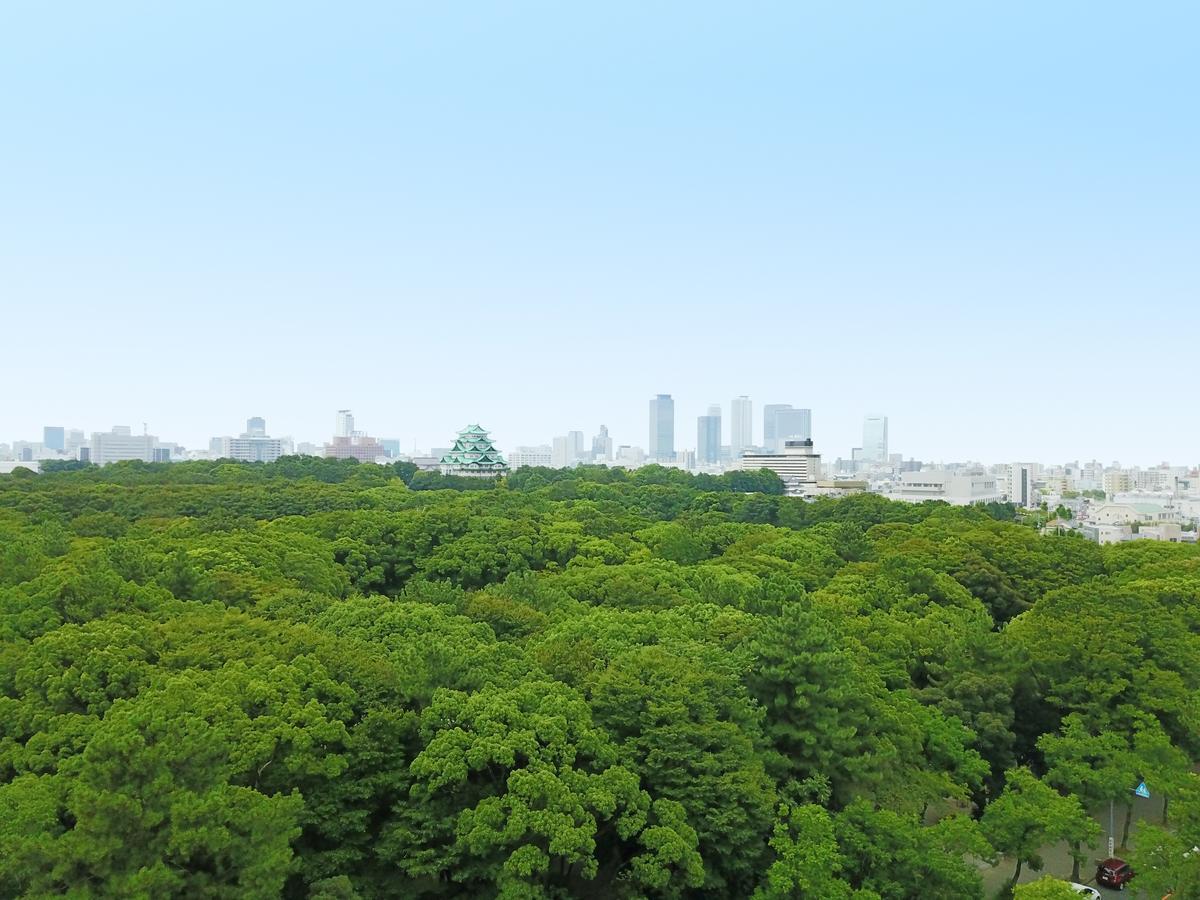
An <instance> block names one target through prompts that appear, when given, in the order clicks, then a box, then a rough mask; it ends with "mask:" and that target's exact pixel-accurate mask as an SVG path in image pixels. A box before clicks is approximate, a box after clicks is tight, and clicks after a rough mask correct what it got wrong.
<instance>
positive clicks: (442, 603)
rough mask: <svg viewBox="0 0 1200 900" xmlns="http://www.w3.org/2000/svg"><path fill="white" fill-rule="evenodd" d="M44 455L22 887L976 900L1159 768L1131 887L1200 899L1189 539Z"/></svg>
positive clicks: (34, 528)
mask: <svg viewBox="0 0 1200 900" xmlns="http://www.w3.org/2000/svg"><path fill="white" fill-rule="evenodd" d="M47 469H48V470H49V471H47V472H46V473H45V474H43V475H40V476H37V477H28V476H25V477H22V476H20V475H18V476H13V477H6V478H0V896H6V897H7V896H35V897H45V896H59V895H71V896H79V897H83V896H114V897H123V898H131V897H146V898H151V897H154V898H158V897H170V896H177V897H225V896H238V897H277V896H287V897H322V898H334V897H339V898H352V897H362V898H382V897H414V898H425V897H429V898H432V897H452V896H479V897H503V898H550V897H595V898H610V897H611V898H634V897H647V898H659V897H684V896H686V897H713V898H716V897H731V898H733V897H737V898H741V897H755V898H760V900H765V898H784V897H794V898H820V900H839V898H847V900H849V898H854V900H874V898H889V900H890V898H910V897H911V898H917V897H921V898H947V900H963V898H979V897H982V886H981V883H980V878H979V874H978V868H977V866H976V864H975V862H974V861H973V860H974V859H992V858H997V857H1000V856H1007V857H1009V858H1010V859H1013V860H1016V861H1017V863H1018V865H1033V866H1037V865H1038V864H1039V856H1038V851H1039V849H1040V848H1041V847H1042V846H1044V845H1045V844H1046V843H1050V842H1055V841H1059V840H1066V841H1068V842H1069V843H1071V845H1072V846H1073V847H1075V848H1076V849H1077V854H1078V857H1079V859H1080V860H1081V862H1083V863H1084V864H1086V863H1087V861H1088V860H1090V859H1094V857H1095V853H1094V852H1093V851H1092V850H1091V849H1089V848H1090V846H1092V845H1093V842H1094V840H1095V838H1096V829H1095V826H1094V824H1093V823H1092V822H1091V820H1090V819H1089V818H1088V817H1087V816H1086V815H1085V814H1084V812H1083V810H1084V809H1090V808H1095V807H1096V806H1097V805H1099V804H1107V803H1108V800H1109V798H1110V797H1111V798H1114V799H1116V800H1117V801H1118V802H1119V803H1121V804H1123V805H1124V804H1126V802H1127V801H1128V798H1129V796H1130V793H1129V789H1130V787H1131V786H1132V785H1133V784H1136V782H1137V781H1138V780H1140V779H1145V780H1146V781H1147V782H1148V783H1150V784H1151V785H1153V786H1154V788H1155V795H1156V797H1162V798H1164V800H1169V801H1170V809H1171V819H1172V826H1173V827H1172V829H1171V830H1169V831H1168V830H1163V831H1162V832H1161V833H1160V835H1159V838H1160V839H1159V840H1158V841H1157V842H1156V843H1155V851H1154V852H1155V853H1156V854H1157V855H1156V856H1153V857H1151V856H1150V855H1147V856H1146V858H1145V863H1144V864H1142V863H1141V862H1140V861H1139V866H1140V871H1141V874H1140V875H1139V878H1141V879H1143V880H1144V883H1145V884H1146V885H1147V886H1150V885H1157V886H1161V887H1162V888H1163V890H1164V892H1165V890H1167V889H1170V888H1177V889H1178V888H1179V886H1180V885H1186V884H1191V885H1196V886H1197V887H1198V889H1200V878H1198V877H1197V876H1198V872H1197V871H1196V866H1197V864H1198V863H1200V859H1198V858H1197V857H1196V856H1188V857H1185V856H1184V854H1183V852H1182V850H1183V849H1185V848H1187V847H1190V846H1192V845H1193V844H1194V843H1197V842H1200V801H1198V799H1197V796H1198V791H1197V785H1196V776H1195V775H1194V774H1192V773H1193V771H1194V766H1195V764H1196V762H1197V761H1198V760H1200V647H1198V642H1200V556H1198V554H1197V551H1196V549H1195V548H1194V547H1185V546H1179V545H1167V544H1160V543H1154V542H1149V541H1147V542H1136V543H1132V544H1124V545H1115V546H1111V547H1104V548H1101V547H1098V546H1096V545H1094V544H1091V543H1087V542H1085V541H1083V540H1080V539H1078V538H1076V537H1071V536H1048V537H1043V536H1040V535H1039V534H1038V533H1037V532H1036V531H1035V530H1033V529H1031V528H1028V527H1024V526H1021V525H1018V524H1015V523H1013V522H1011V521H1006V520H1011V518H1012V509H1011V508H1010V507H1005V506H993V507H991V508H989V509H981V508H971V509H956V508H951V507H947V506H945V505H942V504H923V505H908V504H899V503H892V502H889V501H887V500H884V499H882V498H880V497H877V496H872V495H862V496H857V497H851V498H846V499H843V500H819V501H816V502H804V501H800V500H796V499H792V498H787V497H783V496H781V493H782V490H781V485H780V484H779V482H778V479H776V478H775V477H774V476H773V475H771V474H770V473H765V472H759V473H731V474H729V475H725V476H719V477H714V476H697V477H693V476H689V475H687V474H686V473H682V472H678V471H674V470H668V469H662V468H659V467H656V466H651V467H647V468H644V469H639V470H637V471H635V472H625V471H623V470H620V469H606V468H599V467H583V468H580V469H575V470H564V471H555V470H549V469H522V470H519V471H517V472H515V473H513V474H511V475H509V476H508V477H507V478H506V479H504V480H500V481H492V480H472V479H454V478H443V477H442V476H438V475H433V474H429V473H425V472H418V471H416V470H415V469H414V468H413V467H411V466H408V465H405V464H398V465H396V466H392V467H380V466H372V465H357V464H355V463H354V462H353V461H334V460H319V459H307V458H306V459H302V458H295V457H293V458H287V459H284V460H281V461H280V462H278V463H275V464H271V465H245V464H235V463H230V462H228V461H224V462H217V463H186V464H176V465H146V464H140V463H131V464H117V465H113V466H108V467H105V468H103V469H100V468H95V467H77V466H70V465H67V466H54V465H49V466H47ZM1165 811H1166V807H1165V805H1164V813H1165ZM1177 848H1178V850H1179V852H1176V849H1177ZM1058 874H1063V873H1058Z"/></svg>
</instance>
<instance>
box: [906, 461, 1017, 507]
mask: <svg viewBox="0 0 1200 900" xmlns="http://www.w3.org/2000/svg"><path fill="white" fill-rule="evenodd" d="M887 496H889V497H890V498H891V499H893V500H906V501H908V502H910V503H921V502H923V501H925V500H942V501H944V502H946V503H949V504H951V505H953V506H970V505H971V504H973V503H998V502H1001V501H1003V500H1004V493H1003V492H1002V491H1001V489H1000V485H999V483H998V482H997V480H996V476H995V475H972V474H960V473H958V472H952V471H950V470H948V469H922V470H921V471H919V472H902V473H901V474H900V481H899V482H898V483H896V484H895V485H894V486H893V488H892V493H890V494H888V495H887Z"/></svg>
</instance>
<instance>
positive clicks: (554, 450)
mask: <svg viewBox="0 0 1200 900" xmlns="http://www.w3.org/2000/svg"><path fill="white" fill-rule="evenodd" d="M571 449H572V448H571V439H570V438H569V437H567V436H566V435H565V434H563V435H559V436H558V437H556V438H554V441H553V443H552V444H551V447H550V465H551V466H552V467H553V468H555V469H569V468H570V467H571V466H573V465H575V459H574V454H573V453H572V452H571Z"/></svg>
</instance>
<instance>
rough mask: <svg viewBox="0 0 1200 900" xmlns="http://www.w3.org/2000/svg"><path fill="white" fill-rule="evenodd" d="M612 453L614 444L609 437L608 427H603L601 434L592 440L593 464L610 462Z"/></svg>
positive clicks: (601, 427)
mask: <svg viewBox="0 0 1200 900" xmlns="http://www.w3.org/2000/svg"><path fill="white" fill-rule="evenodd" d="M612 453H613V442H612V438H610V437H609V436H608V426H607V425H601V426H600V433H599V434H597V435H596V436H595V437H593V438H592V462H610V461H611V460H612Z"/></svg>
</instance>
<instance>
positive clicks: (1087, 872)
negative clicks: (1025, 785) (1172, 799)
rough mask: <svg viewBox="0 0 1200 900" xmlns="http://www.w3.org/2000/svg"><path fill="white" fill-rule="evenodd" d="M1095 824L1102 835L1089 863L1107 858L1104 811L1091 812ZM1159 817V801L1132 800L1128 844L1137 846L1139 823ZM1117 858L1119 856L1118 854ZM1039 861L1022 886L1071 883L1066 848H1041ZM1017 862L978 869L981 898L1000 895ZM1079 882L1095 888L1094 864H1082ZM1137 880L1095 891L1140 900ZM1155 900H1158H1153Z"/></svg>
mask: <svg viewBox="0 0 1200 900" xmlns="http://www.w3.org/2000/svg"><path fill="white" fill-rule="evenodd" d="M1093 816H1094V817H1095V819H1096V821H1097V822H1099V823H1100V828H1101V831H1102V834H1101V835H1100V838H1099V840H1098V841H1097V843H1096V846H1095V848H1093V849H1092V850H1090V851H1089V852H1088V857H1087V858H1088V860H1097V859H1101V858H1103V857H1105V856H1107V855H1108V854H1107V853H1105V851H1106V850H1107V849H1108V808H1107V807H1106V808H1105V809H1104V810H1103V811H1100V810H1096V811H1094V812H1093ZM1124 816H1125V813H1124V810H1123V809H1121V808H1120V807H1118V809H1117V811H1116V831H1117V841H1118V842H1120V840H1121V828H1122V826H1123V825H1124V823H1125V818H1124ZM1161 816H1162V801H1161V800H1160V799H1158V798H1152V799H1150V800H1143V799H1142V798H1141V797H1135V798H1134V803H1133V827H1132V829H1131V830H1130V832H1129V843H1130V844H1136V842H1137V823H1138V820H1139V819H1145V820H1146V821H1147V822H1155V823H1157V822H1159V821H1160V819H1161ZM1117 855H1118V856H1119V855H1120V853H1119V852H1118V854H1117ZM1042 861H1043V862H1044V864H1045V865H1044V866H1043V868H1042V871H1040V872H1031V871H1030V870H1029V867H1028V866H1026V867H1025V869H1024V871H1022V872H1021V883H1022V884H1024V883H1025V882H1027V881H1037V880H1038V879H1039V878H1041V877H1042V876H1043V875H1047V874H1049V875H1054V876H1056V877H1058V878H1065V879H1068V880H1069V879H1070V877H1071V854H1070V851H1069V850H1068V849H1067V845H1066V844H1055V845H1054V846H1051V847H1044V848H1042ZM1016 865H1017V864H1016V862H1015V861H1014V860H1010V859H1004V860H1001V861H1000V864H999V865H996V866H981V868H982V871H983V888H984V896H985V897H987V898H988V900H991V898H992V897H995V896H996V894H997V893H998V892H999V891H1000V889H1001V888H1002V887H1004V885H1005V884H1007V883H1008V879H1009V878H1011V877H1012V873H1013V869H1015V868H1016ZM1080 875H1081V881H1082V882H1083V883H1084V884H1087V885H1091V886H1092V887H1097V885H1096V880H1095V879H1096V867H1095V865H1094V864H1093V863H1090V862H1089V863H1085V864H1084V865H1083V866H1082V867H1081V868H1080ZM1136 888H1137V879H1134V881H1133V882H1132V883H1131V884H1130V886H1129V887H1128V888H1127V889H1126V890H1124V891H1114V890H1110V889H1108V888H1098V890H1099V891H1100V894H1101V895H1102V896H1103V897H1104V898H1105V900H1108V898H1110V897H1111V898H1114V900H1115V898H1117V897H1120V898H1123V900H1141V896H1142V894H1141V892H1139V891H1138V890H1137V889H1136ZM1154 900H1158V898H1154Z"/></svg>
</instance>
